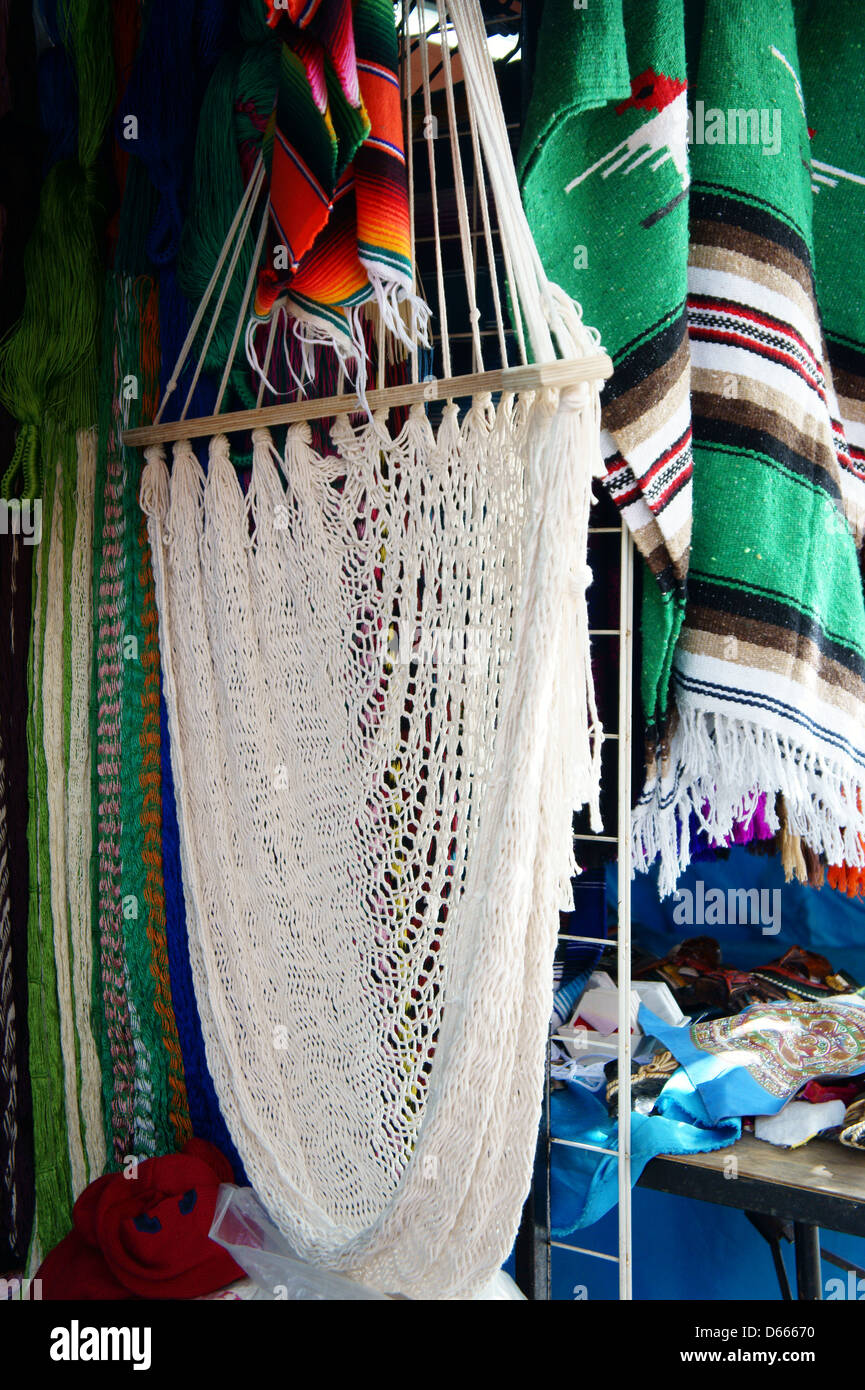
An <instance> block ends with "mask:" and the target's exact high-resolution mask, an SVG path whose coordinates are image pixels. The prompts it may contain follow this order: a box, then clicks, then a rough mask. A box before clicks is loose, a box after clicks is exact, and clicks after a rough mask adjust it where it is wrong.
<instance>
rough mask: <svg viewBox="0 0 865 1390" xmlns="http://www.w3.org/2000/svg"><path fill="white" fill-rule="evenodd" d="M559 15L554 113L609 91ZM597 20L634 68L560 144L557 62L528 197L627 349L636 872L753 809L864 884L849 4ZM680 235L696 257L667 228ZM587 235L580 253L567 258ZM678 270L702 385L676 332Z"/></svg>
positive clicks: (858, 371)
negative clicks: (640, 664)
mask: <svg viewBox="0 0 865 1390" xmlns="http://www.w3.org/2000/svg"><path fill="white" fill-rule="evenodd" d="M560 8H561V13H558V9H557V0H551V3H550V4H549V5H548V7H547V10H546V11H545V22H547V23H548V22H551V21H555V19H556V16H557V15H558V20H557V28H556V31H555V34H554V35H553V34H550V35H549V41H550V43H552V41H553V38H555V43H556V47H557V52H558V53H559V54H561V53H562V52H565V53H567V55H568V61H569V63H570V75H569V76H567V75H566V74H565V72H564V67H565V59H563V58H561V57H559V58H558V59H557V62H558V65H559V72H558V77H557V80H556V82H555V83H550V84H548V86H549V89H550V94H551V95H550V99H551V101H552V102H553V103H554V104H556V105H557V106H558V109H559V111H560V113H561V110H562V106H561V93H562V91H563V90H566V81H568V82H570V83H571V85H572V86H573V89H574V90H576V91H579V92H581V93H584V92H585V91H587V90H590V88H591V83H590V82H589V81H588V79H587V76H586V74H587V71H588V69H589V67H590V65H591V63H593V62H594V61H596V59H594V58H592V59H590V56H589V54H588V53H587V52H585V53H584V48H585V45H586V43H587V42H588V41H589V40H590V38H591V34H590V30H589V28H588V24H587V17H588V14H589V10H586V11H585V12H582V11H573V12H572V13H569V12H568V11H567V7H566V6H564V5H562V6H561V7H560ZM591 8H593V9H594V11H595V13H594V16H593V18H592V24H593V25H594V27H595V31H597V30H598V29H603V31H604V38H605V42H606V43H607V45H608V49H609V52H610V53H611V54H617V55H618V64H617V65H615V66H614V64H613V62H612V60H611V58H609V57H608V59H607V62H606V64H605V73H606V74H607V81H606V87H605V88H601V89H600V90H598V92H597V95H596V99H595V103H594V107H595V109H592V110H589V111H588V114H586V107H587V103H586V100H585V97H584V96H581V97H580V99H579V101H578V106H577V109H576V110H574V111H573V112H571V113H569V114H567V119H566V120H565V121H564V122H562V121H561V120H559V121H558V122H557V123H556V124H555V126H552V125H551V123H550V111H549V109H548V110H547V111H546V113H544V111H543V109H542V104H543V100H544V97H543V91H544V72H543V70H542V69H541V68H540V67H539V73H538V88H537V90H536V94H535V98H534V104H535V106H536V108H538V109H537V110H536V112H535V116H534V122H535V124H534V133H535V136H536V143H535V145H534V147H533V148H531V149H528V150H527V151H526V153H525V158H524V189H525V197H526V203H527V207H528V211H529V216H530V220H531V221H532V224H533V227H534V230H535V234H536V237H537V239H538V242H539V246H540V250H541V254H542V256H543V257H544V259H545V260H552V261H553V264H552V265H549V266H548V269H549V270H550V271H551V273H553V274H554V275H556V274H559V273H560V264H559V263H560V262H561V261H562V260H563V258H564V256H565V250H566V251H567V253H568V254H569V255H570V256H572V257H573V265H574V268H573V269H572V270H571V271H570V274H569V275H567V278H566V283H567V286H568V288H569V289H570V290H571V291H572V292H573V293H574V294H575V295H576V296H577V297H578V298H579V299H580V300H581V302H582V304H583V308H584V311H585V313H586V314H587V315H588V317H589V318H590V319H591V321H593V322H595V323H597V324H598V326H599V327H600V329H601V332H602V334H603V335H604V339H605V343H606V345H607V347H608V350H610V351H611V352H612V354H613V356H614V361H615V363H616V367H617V371H616V375H615V376H614V378H613V381H612V383H611V387H610V389H609V390H608V393H607V396H606V408H605V413H604V424H605V426H606V429H607V440H606V445H607V447H606V456H607V461H608V468H609V470H610V485H611V489H612V491H613V494H614V496H615V497H616V500H617V501H618V502H619V505H620V506H621V507H622V509H623V514H624V516H625V518H626V520H627V521H628V523H629V525H631V526H632V528H633V531H634V535H635V539H636V541H637V544H638V546H639V547H640V550H641V552H642V553H643V555H644V557H645V558H646V561H647V564H648V567H649V569H650V570H651V571H652V572H653V573H654V574H655V575H656V577H657V582H653V581H651V580H650V579H649V577H648V576H647V578H646V582H645V584H644V612H643V648H644V670H643V681H642V691H643V699H644V704H645V713H646V723H647V733H648V758H647V764H648V766H647V779H646V784H645V787H644V790H643V793H642V796H641V798H640V800H639V803H638V805H637V807H636V809H635V812H634V822H633V824H634V842H633V847H634V858H635V863H636V866H637V867H638V868H640V869H647V868H648V867H649V866H650V865H652V864H653V863H655V861H660V867H659V887H660V890H661V892H662V893H666V892H669V891H671V889H672V888H673V887H674V886H675V883H676V879H677V876H678V874H679V873H680V872H681V870H682V869H683V868H684V867H685V866H686V864H687V863H688V860H689V858H690V853H691V849H690V835H689V825H690V824H691V823H692V820H693V819H694V818H696V821H697V823H698V824H699V825H700V826H701V827H702V828H703V829H704V830H705V831H706V833H707V834H708V835H709V836H710V838H711V839H713V840H715V841H723V840H724V839H725V838H726V837H728V836H734V835H735V832H736V827H737V826H739V825H741V823H742V822H743V821H747V820H748V818H749V817H751V816H752V815H753V811H754V809H755V807H756V806H757V805H758V803H760V804H761V805H762V806H764V807H765V819H766V822H767V824H768V825H769V827H770V828H771V829H772V830H773V831H774V830H778V829H780V826H781V817H783V824H784V830H785V833H786V834H788V835H790V836H793V837H795V838H798V840H799V841H800V842H801V844H802V845H803V846H804V847H806V848H807V849H808V850H809V852H810V853H812V854H814V855H817V856H819V857H820V859H821V860H822V861H823V862H824V863H826V864H828V865H830V866H833V865H836V866H837V865H842V864H846V865H848V866H851V867H852V868H853V869H856V868H859V867H861V866H862V865H863V863H865V853H863V840H862V838H861V837H862V834H863V831H865V821H863V810H862V807H863V805H865V799H863V795H862V793H863V785H862V784H863V774H865V717H863V716H865V604H863V595H862V578H861V572H860V559H859V553H858V552H859V550H860V549H861V543H862V536H863V520H865V518H863V506H865V490H863V484H865V469H863V453H862V442H863V440H862V429H863V419H865V414H863V400H865V391H863V382H865V370H863V366H865V354H863V340H865V305H863V296H862V294H861V288H860V287H861V283H862V259H863V251H865V247H863V239H862V235H861V227H862V224H863V218H865V196H863V195H865V149H863V130H865V121H863V120H862V119H861V117H860V119H858V120H857V119H856V114H857V113H856V111H855V109H854V108H856V107H857V106H858V107H860V108H861V105H862V96H861V81H860V80H859V78H858V77H857V74H858V72H859V71H860V68H861V59H862V37H861V24H860V22H859V19H858V15H857V7H856V4H855V3H854V0H843V2H842V3H841V4H839V5H837V6H835V7H833V8H832V12H831V17H830V15H829V14H828V13H820V12H819V7H817V6H814V5H811V4H805V3H796V4H794V3H793V0H753V3H750V4H749V5H748V6H729V5H726V4H724V3H722V0H704V2H703V3H700V4H691V3H689V4H687V5H683V4H682V3H681V0H646V2H645V3H640V4H636V3H628V0H625V3H623V0H609V3H607V0H603V3H599V4H596V5H594V6H593V7H591ZM565 24H567V26H568V28H567V44H566V43H565V32H566V31H565V28H564V26H565ZM594 52H595V53H596V52H597V43H596V42H595V43H594ZM683 53H684V55H685V59H686V70H687V78H688V86H687V87H682V86H681V83H682V78H683V72H682V68H681V66H680V60H681V57H682V54H683ZM581 55H582V56H581ZM542 56H543V46H542V47H541V49H540V51H539V59H540V58H542ZM625 75H627V77H628V82H627V85H626V84H625V83H624V81H623V80H622V79H624V77H625ZM595 86H596V87H597V86H598V83H597V82H596V83H595ZM674 89H675V95H673V92H674ZM842 93H843V94H844V95H843V99H842V96H841V94H842ZM683 97H684V98H685V100H686V101H687V103H688V105H687V109H685V108H684V106H680V107H679V109H678V113H677V114H676V115H675V117H674V115H673V110H674V108H675V107H676V103H677V101H678V102H680V103H681V102H682V98H683ZM665 112H666V113H667V115H666V117H664V113H665ZM545 132H546V133H545ZM674 175H675V176H676V177H678V178H679V184H680V187H679V191H678V193H677V192H676V188H675V177H674ZM551 189H556V190H558V195H559V196H558V197H557V198H552V197H551V195H550V190H551ZM543 197H545V199H546V202H545V211H541V209H540V203H541V200H542V198H543ZM676 199H678V201H676ZM685 216H686V217H687V223H685V224H683V225H686V226H687V243H688V245H687V252H685V253H683V250H682V246H681V244H680V241H681V238H680V237H679V238H674V237H673V235H672V234H671V230H670V229H671V227H673V226H677V225H679V224H677V223H674V222H673V219H678V218H684V217H685ZM665 223H666V224H667V230H666V232H665V233H664V234H663V235H662V232H661V229H663V227H664V224H665ZM580 242H584V243H585V246H584V248H583V250H584V255H583V257H582V258H580V257H579V256H578V255H576V254H575V251H574V250H572V249H571V248H575V249H578V244H579V243H580ZM562 248H565V250H563V249H562ZM557 256H558V262H559V263H557V260H556V257H557ZM685 262H687V268H686V269H685ZM683 274H684V275H686V277H687V353H688V358H689V363H688V367H687V368H686V367H685V366H684V362H683V361H682V365H681V367H680V365H679V363H680V360H681V353H682V343H681V341H680V340H679V339H677V337H676V331H675V329H674V328H673V324H674V323H678V322H679V320H678V318H677V313H678V308H679V305H680V302H681V301H680V298H679V294H680V291H681V284H682V277H683ZM659 282H660V283H659ZM662 286H663V287H664V290H665V292H666V300H664V299H663V298H662ZM623 304H624V305H625V306H626V307H625V309H622V307H621V306H622V305H623ZM665 333H666V335H667V338H666V342H665V338H664V334H665ZM677 354H678V355H677ZM691 473H692V480H691ZM689 481H692V489H691V487H689ZM673 538H675V544H673V543H672V540H673ZM689 544H690V549H689ZM761 798H764V800H763V801H762V802H761ZM830 877H831V876H830Z"/></svg>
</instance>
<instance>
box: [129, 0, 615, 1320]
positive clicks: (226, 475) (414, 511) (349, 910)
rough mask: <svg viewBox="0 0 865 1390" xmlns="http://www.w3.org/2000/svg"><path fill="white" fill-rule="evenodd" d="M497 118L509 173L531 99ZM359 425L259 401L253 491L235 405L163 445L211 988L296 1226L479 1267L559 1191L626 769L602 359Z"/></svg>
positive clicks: (458, 1287) (230, 1076) (561, 324)
mask: <svg viewBox="0 0 865 1390" xmlns="http://www.w3.org/2000/svg"><path fill="white" fill-rule="evenodd" d="M454 8H455V7H452V9H454ZM469 8H470V9H471V8H476V7H469ZM476 37H477V45H479V46H482V45H483V30H482V27H481V28H480V32H479V35H477V36H476ZM471 38H472V35H467V41H469V40H471ZM460 39H461V45H462V42H463V34H462V33H461V35H460ZM485 56H486V55H485V51H484V53H482V54H480V53H479V56H478V57H477V60H476V61H477V63H478V64H480V63H481V61H482V59H483V58H485ZM463 61H464V65H466V64H467V65H468V66H469V68H470V67H471V63H472V62H473V61H475V60H473V58H472V53H471V51H469V52H468V53H464V59H463ZM493 84H494V79H493ZM476 90H477V86H476ZM499 120H500V112H499ZM482 133H483V132H482ZM500 143H501V144H502V145H503V147H504V150H503V153H502V154H501V158H500V163H502V164H504V163H505V162H506V165H507V167H506V176H505V175H502V176H501V178H502V179H504V180H505V183H504V186H505V189H506V193H509V192H510V191H511V188H513V190H515V188H516V184H515V182H512V181H513V169H512V166H511V165H510V154H509V151H508V150H507V145H506V135H505V134H504V126H503V123H501V141H500ZM495 175H496V171H495V170H492V175H491V176H492V177H495ZM496 193H497V201H498V202H499V208H500V215H501V217H502V221H503V224H504V225H503V235H509V236H510V241H509V244H510V246H511V252H512V255H513V257H514V261H515V272H514V273H515V276H516V279H517V282H518V283H519V284H520V286H521V290H522V295H521V298H522V301H523V311H524V315H525V321H526V326H527V329H528V332H529V334H530V335H531V339H532V342H533V344H534V345H535V348H536V357H537V358H539V359H540V360H546V361H551V360H553V359H554V358H555V357H556V353H555V352H554V351H553V347H552V337H551V331H550V329H551V325H552V329H553V332H555V334H556V336H557V338H558V341H559V344H560V347H561V346H562V345H564V348H565V351H564V354H563V355H565V356H571V357H579V356H582V355H587V354H589V353H591V352H592V351H595V350H596V344H595V340H594V339H593V337H592V335H591V334H590V332H589V331H588V330H586V329H584V328H583V326H582V324H581V323H580V321H579V318H578V315H577V314H576V313H575V312H574V310H573V306H570V305H569V304H565V302H564V301H563V300H562V298H561V296H560V294H558V293H557V292H556V291H555V289H554V287H550V286H549V285H548V284H547V282H546V281H545V279H544V278H543V272H542V270H541V269H540V266H539V263H538V262H537V257H536V254H533V246H532V245H531V241H530V238H529V237H528V233H527V229H526V228H525V224H524V220H522V214H521V211H520V209H519V201H518V198H517V199H514V200H513V202H514V206H513V207H512V208H511V211H510V213H508V212H507V208H506V207H503V204H502V201H501V199H500V198H499V189H498V188H497V189H496ZM506 202H507V197H505V203H506ZM507 216H510V217H511V219H512V228H513V229H512V230H511V232H510V233H509V232H508V226H507V222H506V218H507ZM330 438H331V448H332V452H327V451H325V452H323V453H318V452H316V451H314V450H313V448H312V445H311V434H310V430H309V426H308V425H306V424H297V425H292V426H291V427H290V428H289V430H288V434H287V442H286V445H285V451H284V453H282V454H281V453H279V452H278V451H277V450H276V448H275V447H274V444H273V442H272V439H271V437H270V435H269V433H268V432H267V431H266V430H264V429H256V430H255V432H254V435H253V443H254V449H253V462H252V470H251V478H250V481H249V484H248V487H247V489H246V491H245V492H244V490H243V488H242V486H241V483H240V481H239V479H238V474H237V472H236V470H235V468H234V466H233V464H232V461H231V457H230V451H229V450H230V446H229V443H228V440H227V438H226V437H225V436H224V435H217V436H216V437H215V438H214V439H212V441H211V444H210V451H209V462H208V467H207V470H206V472H205V470H204V469H203V468H202V467H201V465H200V463H199V461H198V459H197V457H196V455H195V453H194V452H193V450H192V448H191V446H190V445H189V444H188V443H179V444H176V445H175V446H174V454H173V461H172V466H171V470H170V473H169V469H168V466H167V462H166V459H165V455H164V452H163V449H162V446H159V445H154V446H151V447H150V448H148V449H147V450H146V460H147V461H146V465H145V469H144V473H143V477H142V487H141V500H142V506H143V507H144V510H145V511H146V513H147V515H148V519H149V532H150V541H151V546H152V551H153V564H154V576H155V582H156V593H157V604H158V608H159V616H160V642H161V650H162V664H163V678H164V688H165V698H166V702H167V707H168V714H169V724H170V733H171V748H172V759H173V767H174V777H175V787H176V795H177V800H178V811H179V824H180V833H181V854H182V866H183V878H184V891H185V895H186V908H187V916H188V922H189V941H190V951H191V956H192V967H193V975H194V980H195V988H196V995H197V1001H198V1006H199V1010H200V1013H201V1017H202V1026H203V1031H204V1036H205V1040H206V1044H207V1054H208V1063H209V1066H210V1068H211V1071H212V1074H213V1077H214V1082H215V1085H216V1089H217V1093H218V1095H219V1100H220V1104H221V1106H222V1108H223V1111H224V1113H225V1116H226V1119H227V1122H228V1124H229V1127H230V1129H231V1133H232V1137H233V1139H234V1141H235V1143H236V1145H237V1148H238V1151H239V1153H240V1155H241V1157H242V1159H243V1162H244V1165H245V1168H246V1171H247V1173H248V1175H249V1178H250V1180H251V1182H252V1183H253V1185H254V1186H255V1188H256V1190H257V1192H258V1194H259V1196H260V1197H261V1198H262V1200H263V1201H264V1203H265V1204H266V1206H267V1207H268V1209H269V1211H270V1213H271V1215H272V1216H273V1218H274V1219H275V1220H276V1221H277V1222H278V1224H279V1225H280V1227H281V1228H282V1230H283V1231H284V1232H285V1234H286V1235H287V1237H288V1238H289V1240H290V1241H291V1243H292V1244H293V1246H294V1247H295V1249H296V1251H297V1252H298V1254H299V1255H300V1256H301V1257H303V1258H305V1259H309V1260H312V1261H316V1262H320V1263H322V1264H324V1265H326V1266H327V1267H329V1268H331V1269H333V1270H337V1271H339V1272H342V1273H344V1274H348V1275H350V1276H351V1277H354V1278H356V1279H359V1280H362V1281H364V1282H365V1283H368V1284H370V1285H373V1286H374V1287H376V1288H378V1289H380V1290H383V1291H386V1292H400V1293H402V1294H405V1295H408V1296H411V1297H418V1298H465V1297H470V1296H472V1294H474V1293H475V1292H476V1291H477V1290H478V1289H480V1288H481V1287H482V1286H483V1284H484V1283H485V1282H486V1281H487V1280H488V1278H489V1277H490V1275H491V1274H492V1273H493V1272H494V1271H495V1270H496V1269H497V1268H498V1267H499V1266H500V1265H501V1263H502V1261H503V1259H504V1258H505V1257H506V1255H507V1253H508V1251H509V1249H510V1247H511V1245H512V1243H513V1239H514V1235H515V1232H516V1229H517V1226H518V1222H519V1216H520V1211H521V1208H522V1204H523V1202H524V1199H525V1196H526V1193H527V1191H528V1187H529V1183H530V1178H531V1170H532V1159H533V1154H534V1149H535V1141H536V1135H537V1126H538V1120H539V1117H540V1108H541V1100H542V1094H543V1077H544V1056H545V1045H546V1033H547V1028H548V1021H549V1013H550V998H551V982H552V961H553V954H554V950H555V942H556V934H557V927H558V909H559V908H563V907H567V906H568V905H569V902H570V885H569V880H570V877H571V875H572V874H573V872H574V863H573V841H572V815H573V812H574V810H575V809H577V808H579V807H581V806H582V805H584V804H585V803H587V802H588V803H589V804H590V805H592V804H594V805H596V799H597V783H598V754H599V736H598V730H597V728H596V727H595V715H594V702H593V697H592V690H591V674H590V670H589V660H588V629H587V616H586V595H585V589H586V584H587V581H588V578H589V574H588V570H587V567H586V559H585V557H586V550H587V526H588V515H589V504H590V495H591V476H592V471H593V466H594V465H595V464H596V463H597V460H598V388H597V384H596V383H592V382H584V383H582V384H579V385H572V386H570V387H568V388H566V389H562V390H561V391H559V390H554V389H548V388H546V387H544V388H542V389H538V390H537V391H535V392H523V393H521V394H514V393H512V392H508V391H505V393H504V394H502V395H501V396H500V397H498V398H493V397H491V396H490V395H484V396H479V397H475V398H474V400H473V401H472V402H471V404H470V406H469V407H468V408H467V409H465V410H464V411H463V412H462V413H461V412H460V411H459V410H458V408H457V405H456V404H453V403H449V404H447V405H445V407H444V409H443V411H442V412H441V415H440V419H439V423H438V424H437V426H436V425H434V424H433V423H432V421H431V419H430V417H429V416H428V414H427V412H426V408H425V406H424V405H422V404H415V405H414V406H412V408H411V410H410V411H409V412H408V415H407V417H404V422H403V423H402V424H401V425H400V426H399V427H398V426H397V425H395V424H394V417H390V418H389V417H388V416H387V415H374V416H373V417H372V418H363V417H361V416H353V417H351V419H350V418H349V417H348V416H341V417H339V418H337V419H336V420H335V421H334V423H333V424H332V427H331V430H330Z"/></svg>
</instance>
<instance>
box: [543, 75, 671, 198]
mask: <svg viewBox="0 0 865 1390" xmlns="http://www.w3.org/2000/svg"><path fill="white" fill-rule="evenodd" d="M635 109H642V110H645V111H653V112H654V113H655V114H654V115H652V116H651V117H650V118H649V120H647V121H644V123H643V124H642V125H641V126H639V127H638V128H637V129H636V130H635V131H632V133H631V134H630V135H629V136H627V138H626V139H624V140H622V141H620V143H619V144H618V145H615V146H614V147H613V149H611V150H608V151H607V153H606V154H604V155H602V156H601V158H600V159H598V160H596V161H595V163H594V164H592V165H590V166H589V168H588V169H584V170H583V172H582V173H581V174H578V175H577V176H576V178H573V179H571V182H570V183H569V184H567V185H566V186H565V192H566V193H570V192H572V191H573V189H575V188H577V187H578V186H579V185H580V184H581V183H583V182H584V181H585V180H586V179H588V178H590V176H591V175H592V174H594V173H597V172H599V171H600V174H601V178H604V179H607V178H609V177H610V175H611V174H614V173H617V172H618V171H620V170H621V172H622V173H624V174H630V173H632V172H633V170H634V169H636V168H637V167H638V166H639V165H640V164H643V163H644V162H645V161H646V160H647V159H653V157H654V162H653V163H652V165H651V166H650V167H651V168H652V169H653V170H655V169H660V168H661V167H662V165H664V164H666V163H667V162H668V161H669V160H672V161H673V164H674V165H675V167H676V171H677V172H678V175H679V179H680V182H681V191H680V193H678V194H677V196H676V197H675V198H673V199H671V201H670V202H669V203H666V204H665V205H664V206H663V207H662V208H658V209H657V210H656V211H655V212H653V213H652V214H651V216H650V217H649V218H647V219H646V222H645V223H644V224H643V225H650V224H651V223H652V222H656V221H657V220H658V219H659V218H661V217H664V216H665V215H666V214H667V213H668V212H671V211H672V210H673V208H674V207H676V206H677V205H678V204H679V203H680V202H681V201H682V199H683V198H684V197H685V195H686V193H687V191H688V184H689V182H690V180H689V175H688V105H687V83H686V82H684V81H680V80H678V79H677V78H674V77H667V76H665V74H664V73H657V72H655V71H654V69H653V68H647V69H646V71H645V72H641V73H640V75H639V76H638V77H635V78H633V79H632V81H631V95H630V97H629V98H628V99H627V101H623V102H621V103H620V105H618V106H617V107H616V115H617V116H621V115H622V114H623V113H624V112H625V111H629V110H635Z"/></svg>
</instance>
